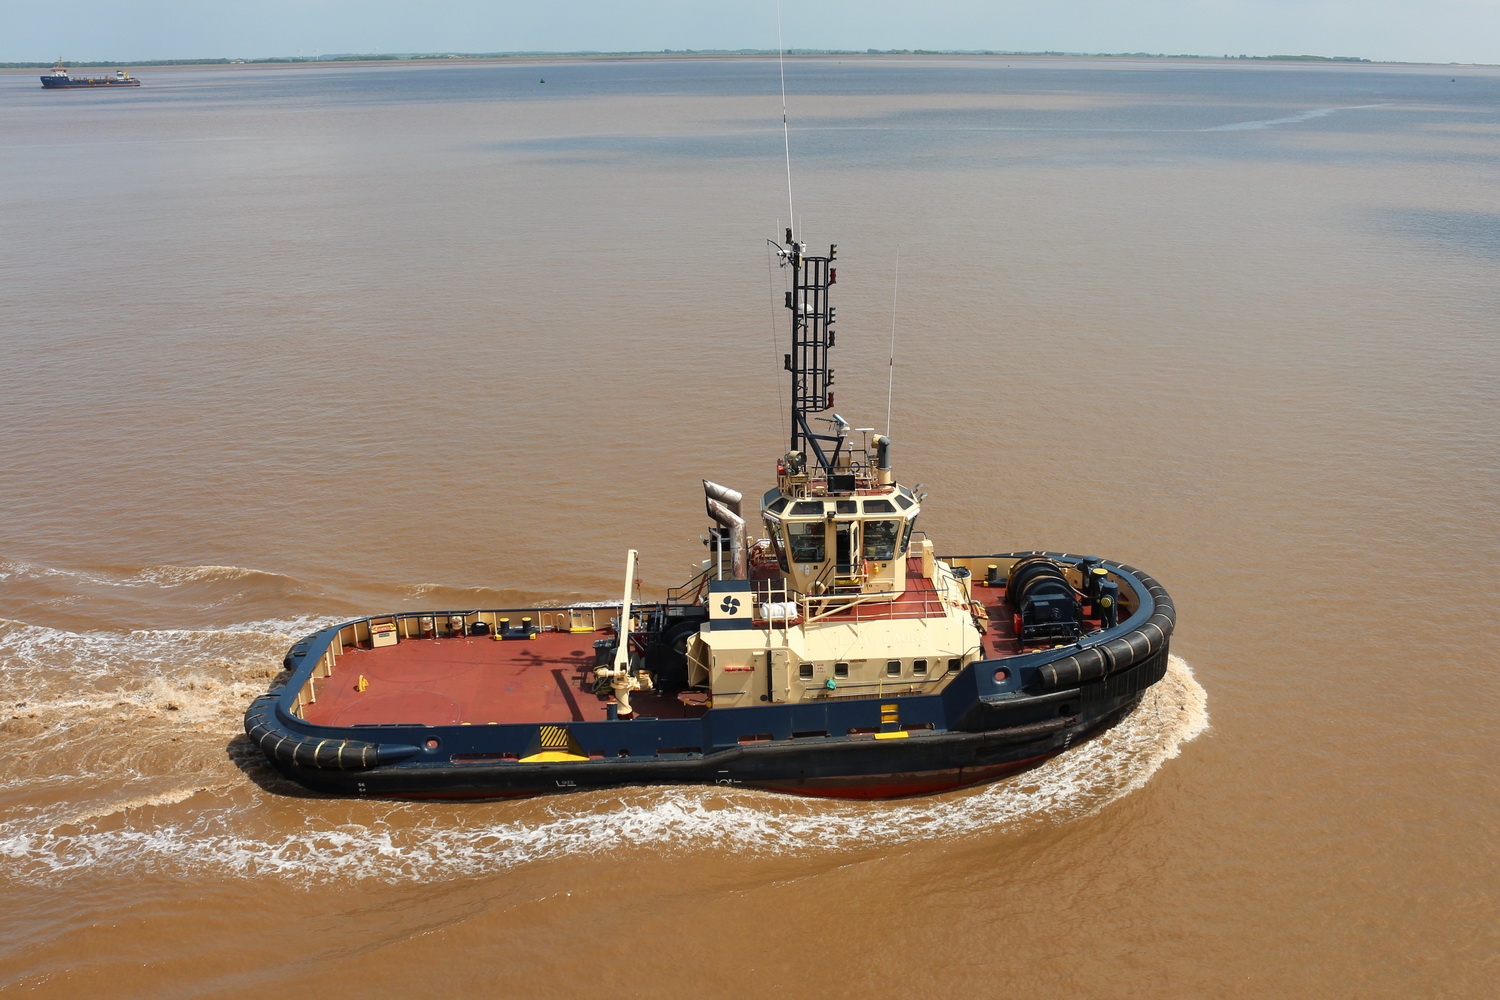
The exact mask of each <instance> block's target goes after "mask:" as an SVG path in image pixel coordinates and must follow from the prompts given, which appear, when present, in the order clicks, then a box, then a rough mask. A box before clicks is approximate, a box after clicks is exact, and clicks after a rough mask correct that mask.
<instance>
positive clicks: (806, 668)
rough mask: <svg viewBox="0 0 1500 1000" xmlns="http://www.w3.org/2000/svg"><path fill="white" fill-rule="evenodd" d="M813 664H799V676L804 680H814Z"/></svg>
mask: <svg viewBox="0 0 1500 1000" xmlns="http://www.w3.org/2000/svg"><path fill="white" fill-rule="evenodd" d="M812 674H813V665H812V664H811V663H799V664H797V676H798V677H799V678H801V679H802V680H804V681H810V680H812Z"/></svg>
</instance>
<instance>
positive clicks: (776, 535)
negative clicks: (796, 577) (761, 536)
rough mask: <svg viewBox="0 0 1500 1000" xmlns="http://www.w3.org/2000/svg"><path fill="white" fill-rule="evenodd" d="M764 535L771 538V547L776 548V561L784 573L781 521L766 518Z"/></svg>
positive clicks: (785, 567)
mask: <svg viewBox="0 0 1500 1000" xmlns="http://www.w3.org/2000/svg"><path fill="white" fill-rule="evenodd" d="M766 537H767V538H769V539H771V547H772V548H774V549H775V550H776V562H777V564H778V565H780V566H781V571H782V572H783V573H785V572H786V571H787V564H786V543H785V542H783V541H782V538H781V522H779V521H775V520H772V519H771V518H769V517H768V518H766Z"/></svg>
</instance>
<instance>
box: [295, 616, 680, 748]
mask: <svg viewBox="0 0 1500 1000" xmlns="http://www.w3.org/2000/svg"><path fill="white" fill-rule="evenodd" d="M606 635H607V633H604V632H589V633H580V634H577V635H572V634H569V633H567V632H543V633H541V634H540V635H538V636H537V637H536V638H535V639H508V640H505V641H497V640H495V639H492V638H491V637H490V636H487V635H476V636H457V637H446V636H445V637H443V638H438V639H405V640H403V641H402V642H401V643H400V644H399V645H395V646H382V647H380V648H379V649H346V650H345V651H344V652H343V654H342V655H340V656H339V659H338V665H337V666H336V667H335V668H334V671H333V673H332V674H331V675H330V676H329V677H326V678H324V679H323V680H320V681H319V682H318V684H317V700H316V701H315V702H313V703H312V704H311V705H309V706H307V709H306V712H305V713H304V715H305V717H306V719H307V721H308V722H311V723H314V724H317V725H325V726H355V725H378V724H381V723H408V724H411V723H417V724H421V725H429V726H436V725H455V724H459V723H469V724H470V725H475V726H482V725H486V724H488V723H491V722H496V723H509V722H585V721H594V720H599V719H603V718H604V717H605V706H606V703H607V699H604V698H600V697H598V696H596V695H595V694H594V692H593V682H594V674H593V668H594V640H595V639H599V638H604V637H605V636H606ZM361 677H363V678H364V679H365V681H366V682H367V684H366V686H365V690H363V691H360V690H359V681H360V678H361ZM631 701H632V703H633V704H634V707H635V709H636V711H637V712H639V713H641V714H644V715H655V716H658V717H662V718H668V717H680V716H682V715H684V714H686V713H687V711H688V710H687V709H684V708H683V706H682V705H680V704H678V703H677V702H676V701H675V700H669V699H665V698H657V697H654V696H651V695H641V694H636V695H633V696H632V697H631Z"/></svg>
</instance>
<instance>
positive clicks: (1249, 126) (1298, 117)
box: [1199, 104, 1389, 132]
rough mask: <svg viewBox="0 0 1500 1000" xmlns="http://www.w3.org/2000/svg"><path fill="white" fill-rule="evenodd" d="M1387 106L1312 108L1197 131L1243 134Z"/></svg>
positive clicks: (1358, 105)
mask: <svg viewBox="0 0 1500 1000" xmlns="http://www.w3.org/2000/svg"><path fill="white" fill-rule="evenodd" d="M1388 106H1389V105H1387V104H1356V105H1354V106H1352V107H1347V108H1313V109H1312V110H1310V111H1303V112H1302V113H1301V114H1295V115H1288V116H1287V117H1285V118H1267V119H1265V120H1263V121H1254V122H1234V123H1232V124H1229V125H1214V126H1212V127H1211V128H1205V129H1199V131H1200V132H1245V131H1250V130H1253V129H1263V128H1273V127H1275V126H1277V125H1294V124H1296V123H1297V122H1305V121H1311V120H1312V119H1314V118H1323V117H1326V116H1328V115H1331V114H1333V113H1334V112H1335V111H1363V110H1365V109H1367V108H1384V107H1388Z"/></svg>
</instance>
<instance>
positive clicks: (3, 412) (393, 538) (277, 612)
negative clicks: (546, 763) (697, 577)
mask: <svg viewBox="0 0 1500 1000" xmlns="http://www.w3.org/2000/svg"><path fill="white" fill-rule="evenodd" d="M139 75H140V76H141V78H142V80H143V81H144V86H142V87H141V88H139V89H138V90H130V91H123V92H71V93H70V92H47V91H43V90H42V89H41V87H40V86H39V84H38V81H37V79H36V76H37V74H36V73H35V72H28V73H20V72H16V73H6V74H0V232H3V233H4V235H5V239H4V241H3V242H0V276H3V277H0V358H3V360H0V428H3V434H0V992H5V993H11V992H13V993H16V994H18V995H19V994H24V995H27V996H38V997H79V996H92V997H109V998H114V997H183V998H186V997H194V998H197V997H224V998H229V997H246V996H254V995H260V994H263V993H266V994H271V995H292V994H297V995H304V996H325V997H370V996H404V995H419V996H433V997H470V996H473V997H479V996H486V997H494V996H499V997H560V998H561V997H578V996H640V997H692V998H695V1000H717V998H737V997H745V996H761V995H771V991H777V995H782V996H792V997H809V998H822V997H836V996H863V997H907V996H924V997H946V996H953V997H1000V996H1012V995H1025V996H1029V997H1070V998H1073V997H1085V996H1101V997H1103V996H1110V997H1114V996H1121V997H1125V996H1130V997H1185V998H1186V997H1192V998H1198V997H1227V998H1237V997H1315V996H1316V997H1360V998H1368V997H1465V998H1466V997H1476V998H1477V997H1487V996H1492V995H1493V991H1494V984H1495V982H1496V981H1497V980H1500V966H1497V959H1496V955H1497V951H1500V931H1497V926H1500V913H1497V910H1500V902H1497V901H1500V860H1497V859H1500V852H1497V848H1496V846H1495V845H1496V842H1497V838H1500V794H1497V792H1500V780H1497V765H1496V760H1497V746H1496V741H1497V737H1500V723H1497V720H1500V672H1497V658H1496V653H1495V650H1496V647H1497V642H1496V640H1497V638H1500V635H1497V633H1500V627H1497V624H1496V621H1497V615H1496V611H1495V604H1496V601H1495V595H1496V592H1497V590H1500V573H1497V571H1496V566H1497V564H1500V517H1497V506H1500V505H1497V500H1500V406H1497V403H1500V338H1497V336H1496V326H1497V318H1500V70H1496V69H1493V68H1488V69H1486V68H1480V69H1476V68H1471V67H1407V66H1384V65H1333V66H1310V65H1299V64H1290V65H1285V64H1283V65H1273V64H1265V63H1236V62H1230V63H1219V62H1213V63H1207V62H1194V61H1159V62H1153V61H1129V60H1112V61H1109V60H1082V59H1044V58H1034V59H1004V58H973V59H936V58H932V59H904V60H897V59H878V60H877V59H848V60H839V59H832V58H821V59H796V60H792V61H790V62H789V63H788V65H787V68H786V89H787V93H788V95H789V96H788V104H789V107H790V121H791V128H790V132H789V135H788V136H787V137H786V139H785V140H784V138H783V134H782V130H781V110H782V108H781V95H780V83H779V79H778V75H777V66H776V63H775V61H774V60H765V59H740V60H729V59H724V60H703V61H690V60H670V61H665V60H657V61H653V60H633V61H619V62H611V61H585V62H567V61H558V62H545V63H511V64H500V63H496V64H463V65H445V64H416V65H376V66H317V67H284V68H279V69H264V68H251V67H233V68H215V69H178V70H152V71H143V72H142V73H140V74H139ZM787 146H789V147H790V150H791V172H790V174H791V183H790V187H791V192H790V205H789V197H788V173H787V167H786V159H785V156H786V147H787ZM789 217H790V218H795V221H796V223H797V226H798V231H799V233H800V235H801V236H802V237H803V238H805V239H806V240H807V241H808V242H809V243H810V244H811V246H812V248H813V250H814V251H815V252H816V251H817V250H818V249H820V248H821V247H823V246H824V245H826V244H828V243H830V242H836V243H838V244H839V261H838V265H837V266H838V268H839V277H838V284H837V285H836V286H835V288H834V291H835V293H836V296H837V299H836V301H837V303H838V309H839V331H840V338H839V343H838V345H837V348H836V350H835V360H834V364H835V367H836V368H837V370H838V374H837V386H836V392H837V398H838V409H839V411H840V412H841V413H843V414H844V415H846V416H847V417H848V418H849V419H850V421H851V422H852V423H853V424H855V425H856V426H868V427H875V428H877V429H880V430H885V429H886V428H887V427H888V428H889V433H890V437H891V438H892V440H893V442H894V448H893V453H892V454H893V457H894V459H895V464H896V471H897V473H898V475H899V476H900V477H901V478H902V479H903V480H905V481H907V482H918V481H920V482H922V483H923V484H925V485H924V487H923V488H924V489H925V490H926V491H927V492H928V493H930V497H929V499H928V501H927V503H926V504H925V505H924V513H923V524H922V527H924V528H925V529H926V531H927V532H928V533H929V535H930V536H931V537H932V538H933V539H934V540H935V542H936V543H937V546H938V550H939V551H940V552H943V551H946V552H952V553H988V552H999V551H1008V550H1013V549H1031V548H1043V549H1058V550H1066V551H1073V552H1096V553H1098V554H1100V555H1103V556H1106V557H1108V558H1112V559H1117V560H1120V561H1123V562H1126V563H1129V564H1132V565H1135V566H1139V567H1141V568H1142V569H1144V570H1146V571H1147V572H1149V573H1151V574H1152V575H1154V576H1155V577H1157V578H1158V579H1159V580H1160V581H1161V582H1162V583H1163V584H1164V585H1165V586H1166V587H1167V588H1168V590H1169V591H1171V593H1172V595H1173V597H1174V598H1175V600H1176V604H1177V608H1178V612H1179V625H1178V631H1177V634H1176V637H1175V638H1174V641H1173V649H1174V652H1175V653H1176V657H1175V658H1174V661H1173V664H1172V668H1171V671H1170V672H1169V674H1168V677H1167V679H1166V680H1165V681H1164V682H1163V683H1162V684H1161V685H1159V686H1158V687H1157V688H1155V689H1153V691H1152V692H1151V693H1150V696H1149V697H1148V698H1147V700H1146V701H1145V702H1144V703H1143V705H1142V706H1141V708H1140V709H1139V710H1138V711H1137V712H1136V713H1134V714H1133V715H1132V716H1131V717H1129V718H1128V719H1127V720H1125V721H1124V722H1123V723H1121V724H1120V725H1119V726H1118V727H1116V728H1115V729H1114V730H1112V731H1110V732H1109V733H1107V734H1106V735H1104V736H1102V737H1100V738H1098V739H1096V740H1093V741H1091V742H1088V743H1086V744H1084V745H1081V746H1079V747H1077V748H1075V749H1074V750H1073V751H1071V752H1070V753H1068V754H1066V755H1065V756H1063V757H1061V758H1058V759H1056V760H1054V761H1052V762H1051V763H1048V764H1047V765H1045V766H1043V767H1041V768H1039V769H1037V770H1034V771H1032V772H1029V773H1027V774H1024V775H1022V776H1020V777H1017V778H1014V779H1011V780H1009V781H1006V782H1002V783H999V784H995V785H991V786H988V787H984V788H980V789H975V790H969V791H965V792H960V793H953V794H948V795H941V796H935V797H929V798H919V799H910V800H904V801H898V802H892V803H858V804H849V803H838V802H820V801H809V800H801V799H796V798H790V797H784V796H779V795H772V794H763V793H757V792H751V791H739V790H732V791H721V790H714V789H683V788H673V789H659V788H630V789H623V790H617V791H603V792H589V793H583V794H576V795H571V796H564V797H556V798H546V799H537V800H531V801H525V802H501V803H458V804H452V803H401V802H395V803H392V802H369V801H344V800H339V799H333V798H326V797H318V796H311V795H307V794H304V793H301V792H299V791H298V790H297V789H296V788H295V787H293V786H291V785H289V784H287V783H286V782H284V781H282V780H281V779H279V778H277V777H276V776H275V775H274V773H273V772H272V771H271V770H270V769H269V768H268V767H267V766H266V765H265V764H264V763H263V761H262V760H261V759H260V758H259V755H258V752H257V751H255V750H254V749H253V748H252V747H251V746H250V745H249V744H248V743H247V741H246V740H245V738H244V736H243V735H242V731H241V722H240V720H241V715H242V713H243V711H244V709H245V707H246V705H247V704H248V702H249V701H250V699H251V698H252V697H253V696H254V695H255V694H256V693H258V692H260V691H262V690H264V689H265V687H266V686H267V684H268V683H269V682H270V681H271V679H272V678H273V677H274V676H275V675H276V673H277V671H278V667H279V663H280V659H281V656H282V654H283V652H284V651H285V649H286V647H287V646H288V645H289V643H290V642H291V641H292V640H293V639H295V638H297V637H298V636H300V635H302V634H304V633H306V632H308V631H310V630H312V629H314V628H316V627H318V626H320V625H322V624H324V623H328V622H332V621H336V620H340V619H342V618H346V617H352V616H355V615H359V614H365V613H373V612H378V611H390V610H399V609H418V608H430V609H443V608H452V607H460V608H473V607H505V606H514V605H517V604H522V603H530V602H536V601H542V602H564V601H568V600H573V599H578V598H589V599H600V598H603V599H607V598H609V597H612V596H614V595H615V594H616V593H617V592H618V587H619V579H618V578H619V575H620V568H621V566H622V565H623V560H624V552H625V550H626V549H627V548H629V547H636V548H639V549H640V550H641V551H642V562H641V569H642V573H643V576H644V578H645V582H646V586H647V588H648V589H655V590H656V591H660V590H662V589H665V588H666V587H668V586H671V585H674V584H676V583H679V582H681V581H682V580H684V579H686V578H687V577H688V576H689V575H690V564H691V563H692V562H693V561H694V560H696V559H699V558H701V556H702V553H703V550H702V547H701V545H700V543H699V541H698V537H699V536H700V535H701V534H703V533H705V532H706V530H707V523H706V519H705V518H704V516H703V505H702V497H701V492H700V487H699V483H698V481H699V479H700V478H704V477H707V478H711V479H715V480H717V481H719V482H723V483H725V484H727V485H730V486H732V487H735V488H738V489H741V490H743V491H745V492H746V493H747V494H749V495H752V496H753V495H758V494H759V492H760V491H762V490H764V489H765V488H767V487H768V486H769V485H770V480H771V476H772V473H773V464H774V461H775V459H776V457H777V456H778V455H779V454H780V453H781V451H783V450H784V449H785V441H786V417H785V413H784V410H785V399H786V391H787V390H786V387H785V386H784V384H783V382H782V380H783V379H784V377H785V376H784V373H783V372H782V371H781V364H780V362H781V355H782V353H784V351H785V349H786V347H785V339H786V337H787V331H786V326H785V321H784V310H783V309H781V308H780V305H779V303H780V299H781V289H782V287H783V282H784V280H785V276H784V274H783V273H782V272H780V271H779V270H777V269H776V268H775V267H774V266H773V264H772V261H771V258H770V255H769V253H768V245H767V243H766V240H767V238H776V237H780V235H781V233H782V230H783V229H784V228H785V226H786V225H787V221H788V218H789ZM892 359H894V365H892V363H891V362H892ZM888 387H890V389H891V392H890V393H889V396H888Z"/></svg>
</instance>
